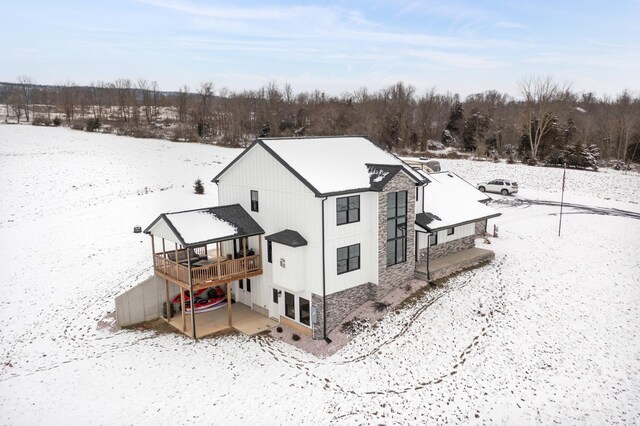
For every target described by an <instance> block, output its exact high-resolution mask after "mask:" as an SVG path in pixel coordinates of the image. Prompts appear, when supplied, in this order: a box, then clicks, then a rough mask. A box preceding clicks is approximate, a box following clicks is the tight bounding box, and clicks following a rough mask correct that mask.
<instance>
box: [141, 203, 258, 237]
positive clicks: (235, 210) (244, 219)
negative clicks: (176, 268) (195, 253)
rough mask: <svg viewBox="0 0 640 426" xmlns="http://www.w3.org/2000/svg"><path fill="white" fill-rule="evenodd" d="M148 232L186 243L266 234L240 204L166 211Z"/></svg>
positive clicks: (146, 230) (152, 224) (148, 228)
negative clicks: (173, 211)
mask: <svg viewBox="0 0 640 426" xmlns="http://www.w3.org/2000/svg"><path fill="white" fill-rule="evenodd" d="M144 232H145V234H151V235H155V236H157V237H161V238H164V239H166V240H169V241H172V242H174V243H179V244H181V245H182V246H183V247H193V246H198V245H203V244H210V243H214V242H217V241H225V240H230V239H233V238H241V237H250V236H253V235H259V234H264V230H263V229H262V228H261V227H260V225H258V224H257V223H256V221H255V220H253V218H252V217H251V216H250V215H249V213H247V211H246V210H245V209H243V208H242V206H240V204H232V205H229V206H219V207H211V208H206V209H198V210H187V211H182V212H175V213H163V214H161V215H160V216H158V218H157V219H156V220H154V221H153V222H152V223H151V225H149V226H148V227H147V229H145V230H144Z"/></svg>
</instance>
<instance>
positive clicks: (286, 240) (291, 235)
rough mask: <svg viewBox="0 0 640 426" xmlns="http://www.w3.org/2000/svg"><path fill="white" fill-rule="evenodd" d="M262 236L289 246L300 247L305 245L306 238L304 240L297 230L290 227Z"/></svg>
mask: <svg viewBox="0 0 640 426" xmlns="http://www.w3.org/2000/svg"><path fill="white" fill-rule="evenodd" d="M264 238H265V240H267V241H272V242H274V243H278V244H283V245H285V246H289V247H302V246H306V245H307V240H305V239H304V237H303V236H302V235H300V234H299V233H298V232H297V231H293V230H291V229H285V230H284V231H280V232H276V233H275V234H271V235H267V236H266V237H264Z"/></svg>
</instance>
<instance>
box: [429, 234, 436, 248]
mask: <svg viewBox="0 0 640 426" xmlns="http://www.w3.org/2000/svg"><path fill="white" fill-rule="evenodd" d="M437 244H438V234H431V235H429V246H435V245H437Z"/></svg>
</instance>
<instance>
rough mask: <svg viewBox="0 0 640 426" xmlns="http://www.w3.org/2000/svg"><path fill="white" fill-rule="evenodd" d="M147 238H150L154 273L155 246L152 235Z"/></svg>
mask: <svg viewBox="0 0 640 426" xmlns="http://www.w3.org/2000/svg"><path fill="white" fill-rule="evenodd" d="M149 236H150V237H151V255H152V256H153V272H155V271H156V244H155V238H154V236H153V234H149Z"/></svg>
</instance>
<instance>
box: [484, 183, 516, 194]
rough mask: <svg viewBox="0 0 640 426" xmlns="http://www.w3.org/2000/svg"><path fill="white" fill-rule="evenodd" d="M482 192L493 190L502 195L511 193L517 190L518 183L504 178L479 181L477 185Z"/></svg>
mask: <svg viewBox="0 0 640 426" xmlns="http://www.w3.org/2000/svg"><path fill="white" fill-rule="evenodd" d="M477 188H478V190H480V191H482V192H485V191H486V192H495V193H498V194H502V195H511V194H515V193H517V192H518V183H517V182H513V181H510V180H506V179H495V180H492V181H489V182H480V183H479V184H478V185H477Z"/></svg>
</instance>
